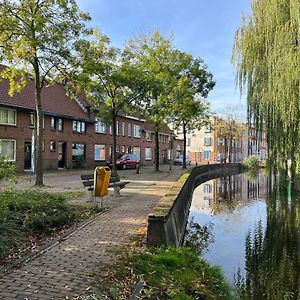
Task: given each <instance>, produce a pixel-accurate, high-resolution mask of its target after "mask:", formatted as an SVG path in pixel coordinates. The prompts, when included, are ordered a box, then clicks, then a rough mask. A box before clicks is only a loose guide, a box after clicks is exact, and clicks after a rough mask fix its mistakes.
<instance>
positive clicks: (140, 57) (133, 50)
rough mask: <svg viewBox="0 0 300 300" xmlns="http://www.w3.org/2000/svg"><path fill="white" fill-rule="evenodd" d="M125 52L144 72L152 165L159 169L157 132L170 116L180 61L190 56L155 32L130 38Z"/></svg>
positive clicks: (130, 60) (180, 65) (131, 61)
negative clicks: (151, 133) (152, 137)
mask: <svg viewBox="0 0 300 300" xmlns="http://www.w3.org/2000/svg"><path fill="white" fill-rule="evenodd" d="M124 53H125V57H126V60H127V61H129V62H130V64H131V65H133V66H135V67H136V68H137V69H139V70H140V72H141V73H142V74H143V89H144V93H143V96H144V97H143V105H144V107H145V110H144V112H145V114H146V118H147V119H148V120H149V121H150V122H151V123H152V124H153V125H154V127H155V134H156V139H155V148H156V151H155V153H156V157H155V168H156V171H159V143H158V132H159V130H161V128H162V126H165V123H166V119H167V117H168V116H169V106H170V103H169V101H168V96H169V94H170V93H171V92H172V90H173V88H174V87H175V85H176V84H177V79H178V74H179V72H180V70H182V68H183V67H182V64H186V63H187V62H186V61H187V58H188V59H191V56H190V55H185V54H183V53H181V52H180V51H178V50H177V49H176V48H175V47H174V45H173V41H172V40H171V39H169V38H166V37H164V36H162V35H161V34H160V33H159V32H158V31H156V32H154V33H153V34H151V35H148V36H147V35H142V36H139V37H138V38H136V39H135V40H131V41H129V43H128V44H127V46H126V48H125V52H124ZM176 76H177V77H176Z"/></svg>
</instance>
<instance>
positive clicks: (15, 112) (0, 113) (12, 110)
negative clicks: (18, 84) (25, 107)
mask: <svg viewBox="0 0 300 300" xmlns="http://www.w3.org/2000/svg"><path fill="white" fill-rule="evenodd" d="M4 110H5V111H7V123H4V122H2V117H1V115H2V111H4ZM9 112H13V113H14V119H15V122H14V123H9V116H8V114H9ZM0 125H9V126H16V125H17V111H16V110H15V109H10V108H4V107H0Z"/></svg>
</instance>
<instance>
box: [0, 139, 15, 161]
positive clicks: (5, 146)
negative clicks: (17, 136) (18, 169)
mask: <svg viewBox="0 0 300 300" xmlns="http://www.w3.org/2000/svg"><path fill="white" fill-rule="evenodd" d="M0 155H1V156H3V157H5V159H6V160H8V161H15V160H16V141H15V140H0Z"/></svg>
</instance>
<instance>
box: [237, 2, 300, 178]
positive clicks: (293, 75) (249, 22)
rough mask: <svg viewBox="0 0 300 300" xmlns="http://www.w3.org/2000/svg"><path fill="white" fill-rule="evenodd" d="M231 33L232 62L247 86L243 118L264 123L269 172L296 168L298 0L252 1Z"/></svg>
mask: <svg viewBox="0 0 300 300" xmlns="http://www.w3.org/2000/svg"><path fill="white" fill-rule="evenodd" d="M251 7H252V15H251V16H244V17H243V19H242V24H241V26H240V28H239V29H238V30H237V32H236V36H235V44H234V49H233V61H234V63H235V66H236V70H237V82H238V84H239V86H240V89H241V91H242V90H246V91H247V100H248V112H249V121H254V123H255V125H256V127H257V129H260V130H262V128H263V127H265V128H266V132H267V144H268V162H269V165H270V166H271V167H272V169H273V171H276V170H278V168H283V169H286V161H287V159H288V158H289V157H290V158H291V159H292V161H293V164H292V171H293V173H294V171H299V170H300V164H299V163H300V143H299V141H300V136H299V134H300V128H299V126H300V105H299V99H300V88H299V87H300V76H299V61H300V60H299V57H300V47H299V39H300V29H299V22H300V13H299V1H298V0H254V1H252V5H251Z"/></svg>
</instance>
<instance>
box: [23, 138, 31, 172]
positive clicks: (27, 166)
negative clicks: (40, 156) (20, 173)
mask: <svg viewBox="0 0 300 300" xmlns="http://www.w3.org/2000/svg"><path fill="white" fill-rule="evenodd" d="M31 150H32V149H31V142H25V144H24V170H31Z"/></svg>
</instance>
